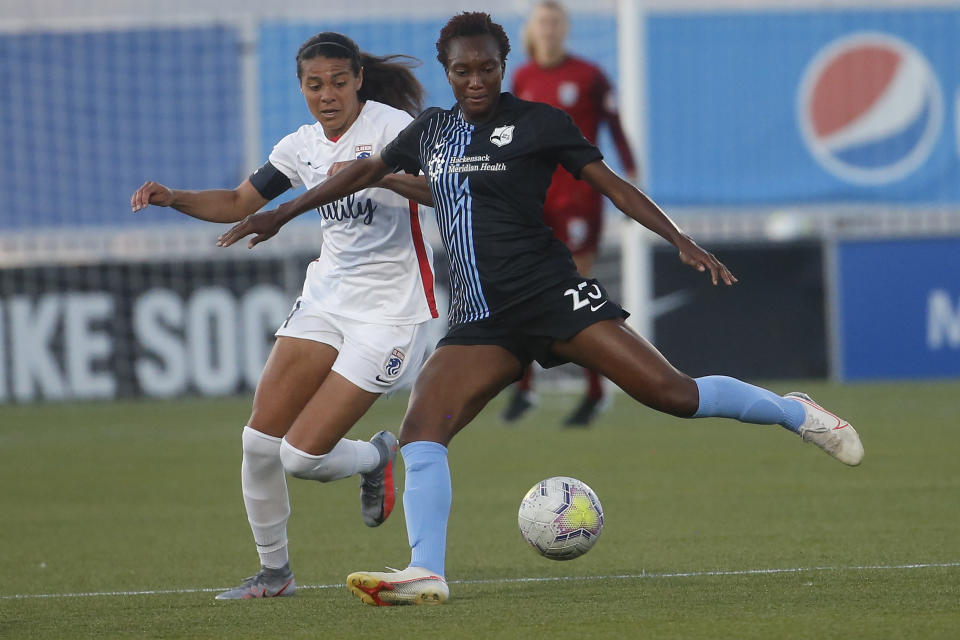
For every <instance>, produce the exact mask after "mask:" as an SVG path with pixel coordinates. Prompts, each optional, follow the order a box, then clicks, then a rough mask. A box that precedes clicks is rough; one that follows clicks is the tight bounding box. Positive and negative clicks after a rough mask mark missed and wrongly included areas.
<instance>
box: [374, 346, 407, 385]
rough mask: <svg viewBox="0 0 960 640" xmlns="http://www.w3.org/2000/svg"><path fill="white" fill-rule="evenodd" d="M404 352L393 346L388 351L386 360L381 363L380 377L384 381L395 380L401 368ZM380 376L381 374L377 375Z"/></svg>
mask: <svg viewBox="0 0 960 640" xmlns="http://www.w3.org/2000/svg"><path fill="white" fill-rule="evenodd" d="M404 357H405V356H404V353H403V351H402V350H400V349H399V348H395V349H394V350H393V351H391V352H390V355H388V356H387V359H386V361H385V362H384V363H383V373H384V375H383V376H382V379H383V380H385V381H389V380H396V379H397V377H398V376H399V375H400V372H401V371H402V370H403V359H404ZM377 377H378V378H381V376H377Z"/></svg>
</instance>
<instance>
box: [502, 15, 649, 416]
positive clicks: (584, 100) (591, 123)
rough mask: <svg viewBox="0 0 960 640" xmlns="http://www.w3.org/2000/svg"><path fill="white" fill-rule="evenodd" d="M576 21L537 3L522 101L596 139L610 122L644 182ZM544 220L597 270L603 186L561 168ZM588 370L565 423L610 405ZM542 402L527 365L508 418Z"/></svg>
mask: <svg viewBox="0 0 960 640" xmlns="http://www.w3.org/2000/svg"><path fill="white" fill-rule="evenodd" d="M569 27H570V19H569V17H568V16H567V12H566V9H564V8H563V5H561V4H560V3H559V2H556V0H543V1H542V2H540V3H539V4H537V6H535V7H534V8H533V10H532V11H531V12H530V17H529V19H528V20H527V24H526V27H525V28H524V33H523V39H524V45H525V48H526V50H527V55H528V56H529V58H530V61H529V62H527V63H526V64H525V65H523V66H522V67H520V68H519V69H517V70H516V71H515V72H514V74H513V93H514V94H515V95H516V96H517V97H518V98H520V99H522V100H532V101H534V102H546V103H547V104H549V105H552V106H554V107H557V108H558V109H562V110H563V111H565V112H566V113H568V114H570V117H571V118H573V123H574V124H575V125H577V128H578V129H580V132H581V133H583V136H584V137H585V138H586V139H587V140H589V141H590V142H592V143H594V144H596V142H597V133H598V131H599V128H600V125H601V124H605V125H606V127H607V129H608V130H609V132H610V135H611V136H612V138H613V142H614V144H615V145H616V148H617V154H618V155H619V157H620V162H621V164H622V165H623V168H624V171H625V172H626V174H627V178H628V181H629V182H630V183H632V184H637V180H636V178H637V175H636V166H635V164H634V160H633V154H632V153H631V152H630V145H629V143H628V142H627V137H626V135H624V133H623V127H621V126H620V116H619V114H618V113H617V104H616V100H615V98H614V93H613V88H612V87H611V86H610V81H609V80H607V77H606V75H604V73H603V71H602V70H601V69H600V68H599V67H597V66H596V65H594V64H591V63H589V62H587V61H586V60H583V59H582V58H579V57H577V56H574V55H571V54H570V53H569V52H568V51H567V48H566V38H567V33H568V31H569ZM543 220H544V222H546V223H547V225H548V226H549V227H550V228H551V229H553V233H554V235H556V236H557V238H559V239H560V240H561V241H562V242H563V243H564V244H565V245H567V248H568V249H570V253H572V254H573V261H574V262H575V263H576V265H577V271H579V272H580V275H582V276H585V277H590V276H591V274H592V272H593V264H594V261H595V259H596V257H597V249H598V248H599V245H600V235H601V232H602V230H603V196H602V195H601V194H600V192H598V191H596V190H595V189H593V188H592V187H591V186H590V184H589V183H587V182H585V181H583V180H577V179H576V178H574V177H573V175H572V174H571V173H570V172H568V171H565V170H563V169H561V168H557V170H556V171H555V172H554V174H553V180H552V182H551V183H550V188H549V189H547V198H546V201H545V202H544V204H543ZM584 374H585V376H586V383H587V384H586V393H585V394H584V396H583V399H582V400H581V401H580V404H579V405H578V406H577V408H576V409H574V411H573V412H572V413H571V414H570V415H569V416H567V418H566V419H565V420H564V425H565V426H570V427H583V426H587V425H589V424H590V422H591V421H592V420H593V419H594V418H595V417H596V415H597V414H598V413H599V411H600V409H601V407H606V406H609V402H608V400H609V398H605V397H604V389H603V378H602V377H601V376H600V374H598V373H597V372H596V371H593V370H590V369H585V370H584ZM535 404H536V393H535V392H534V374H533V367H527V369H526V370H525V371H524V373H523V377H522V378H521V379H520V381H519V382H517V383H516V385H514V388H513V393H512V395H511V397H510V401H509V402H508V404H507V407H506V408H505V409H504V412H503V414H502V417H503V420H504V421H505V422H513V421H515V420H519V419H520V418H521V417H522V416H523V415H524V414H525V413H526V412H527V411H528V410H529V409H530V408H532V407H533V406H534V405H535Z"/></svg>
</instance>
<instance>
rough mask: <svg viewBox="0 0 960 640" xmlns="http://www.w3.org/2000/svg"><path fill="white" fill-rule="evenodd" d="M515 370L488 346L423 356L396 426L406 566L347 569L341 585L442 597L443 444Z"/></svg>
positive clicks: (365, 596) (400, 596)
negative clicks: (403, 470)
mask: <svg viewBox="0 0 960 640" xmlns="http://www.w3.org/2000/svg"><path fill="white" fill-rule="evenodd" d="M465 364H468V365H469V366H465ZM520 369H521V366H520V361H519V360H517V358H516V357H515V356H514V355H512V354H511V353H509V352H508V351H507V350H505V349H503V348H501V347H498V346H493V345H476V346H473V345H471V346H462V345H447V346H443V347H440V348H439V349H437V350H436V351H435V352H434V353H433V355H432V356H430V359H429V360H427V363H426V364H425V365H424V367H423V369H422V370H421V372H420V376H419V377H418V378H417V382H416V384H415V385H414V388H413V393H412V395H411V396H410V405H409V407H408V408H407V414H406V416H405V417H404V420H403V427H402V429H401V431H400V440H401V442H402V443H403V445H404V446H403V448H402V449H401V453H402V454H403V459H404V463H405V465H406V487H405V490H404V493H403V508H404V513H405V515H406V519H407V536H408V538H409V540H410V546H411V558H410V566H408V567H407V568H406V569H404V570H403V571H399V572H395V573H384V572H378V571H361V572H357V573H352V574H350V575H349V576H347V587H348V588H349V589H350V590H351V591H352V592H353V593H354V595H356V596H357V597H358V598H360V599H361V600H363V601H364V602H366V603H367V604H372V605H394V604H439V603H442V602H444V601H445V600H446V599H447V597H448V596H449V590H448V588H447V583H446V581H445V579H444V570H445V566H444V564H445V558H446V545H447V519H448V518H449V515H450V502H451V486H450V468H449V466H448V465H447V447H446V445H447V444H449V443H450V440H451V439H452V438H453V436H454V435H456V433H457V432H458V431H460V430H461V429H462V428H463V427H465V426H466V425H467V424H468V423H469V422H470V421H471V420H472V419H473V418H474V417H475V416H476V415H477V413H479V412H480V410H481V409H483V407H484V406H486V404H487V403H488V402H489V401H490V400H491V399H492V398H493V397H494V396H496V395H497V394H498V393H499V392H500V391H501V390H503V389H504V388H505V387H506V386H507V385H508V384H510V383H511V382H512V381H513V380H515V379H516V377H517V376H518V375H519V374H520Z"/></svg>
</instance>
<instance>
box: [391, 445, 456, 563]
mask: <svg viewBox="0 0 960 640" xmlns="http://www.w3.org/2000/svg"><path fill="white" fill-rule="evenodd" d="M400 453H401V454H403V464H404V466H405V467H406V470H407V471H406V481H405V483H404V484H405V488H404V490H403V511H404V515H405V516H406V518H407V539H408V540H409V541H410V549H411V550H412V553H411V557H410V566H412V567H423V568H425V569H429V570H430V571H433V572H434V573H436V574H437V575H439V576H443V575H444V561H445V559H446V554H447V519H448V518H449V517H450V503H451V502H452V500H453V489H452V487H451V484H450V467H449V466H448V464H447V448H446V447H445V446H443V445H442V444H440V443H438V442H426V441H418V442H411V443H410V444H407V445H404V446H403V447H401V448H400Z"/></svg>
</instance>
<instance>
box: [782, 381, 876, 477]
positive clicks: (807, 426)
mask: <svg viewBox="0 0 960 640" xmlns="http://www.w3.org/2000/svg"><path fill="white" fill-rule="evenodd" d="M783 397H784V398H792V399H793V400H796V401H798V402H799V403H800V404H802V405H803V412H804V414H805V415H806V418H805V419H804V421H803V424H801V425H800V428H799V429H797V434H798V435H799V436H800V438H801V439H802V440H803V441H804V442H812V443H813V444H815V445H817V446H818V447H820V448H821V449H823V450H824V451H826V452H827V453H829V454H830V455H831V456H833V457H834V458H836V459H837V460H839V461H840V462H842V463H843V464H848V465H850V466H851V467H855V466H857V465H858V464H860V461H861V460H863V444H862V443H861V442H860V436H859V435H857V432H856V430H855V429H854V428H853V427H852V426H851V425H850V423H849V422H847V421H846V420H843V419H842V418H839V417H837V416H835V415H833V414H832V413H830V412H829V411H827V410H826V409H824V408H823V407H821V406H820V405H818V404H817V403H816V402H814V401H813V398H811V397H810V396H808V395H807V394H805V393H801V392H799V391H791V392H790V393H788V394H786V395H785V396H783Z"/></svg>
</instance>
